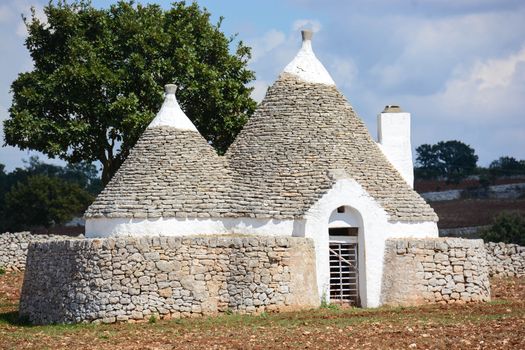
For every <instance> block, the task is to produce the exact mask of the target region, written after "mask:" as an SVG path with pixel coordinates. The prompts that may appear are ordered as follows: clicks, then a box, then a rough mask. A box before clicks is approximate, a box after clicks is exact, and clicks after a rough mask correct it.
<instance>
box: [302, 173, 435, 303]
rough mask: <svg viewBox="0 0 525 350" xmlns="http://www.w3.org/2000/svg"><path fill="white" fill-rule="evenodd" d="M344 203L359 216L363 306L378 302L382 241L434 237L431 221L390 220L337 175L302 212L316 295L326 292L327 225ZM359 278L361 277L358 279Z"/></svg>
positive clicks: (358, 189) (365, 195)
mask: <svg viewBox="0 0 525 350" xmlns="http://www.w3.org/2000/svg"><path fill="white" fill-rule="evenodd" d="M341 206H347V207H350V208H352V209H353V210H355V211H356V212H357V213H359V215H360V219H361V222H362V229H361V227H360V236H359V244H360V249H362V255H361V256H362V259H363V261H360V265H361V266H362V267H363V271H361V270H360V282H361V281H362V283H360V294H361V305H362V306H363V307H377V306H379V305H380V296H381V285H382V275H383V258H384V248H385V241H386V240H387V239H388V238H397V237H419V238H424V237H437V236H438V229H437V225H436V223H435V222H413V223H406V222H390V221H389V216H388V214H387V213H386V211H385V210H384V209H383V208H382V207H381V206H380V205H379V204H378V203H377V202H376V201H375V200H374V198H372V197H371V196H370V195H369V194H368V193H367V192H366V191H365V190H364V189H363V188H362V187H361V185H359V184H358V183H357V182H356V181H355V180H353V179H350V178H348V177H346V178H345V177H343V178H339V179H338V180H337V181H336V183H335V184H334V186H333V187H332V188H331V189H330V190H329V191H328V192H327V193H326V194H325V195H324V196H323V197H321V199H320V200H319V201H318V202H317V203H315V204H314V205H313V206H312V207H311V208H310V209H309V210H308V212H307V214H306V215H305V218H306V225H305V236H306V237H310V238H312V239H313V241H314V244H315V250H316V257H317V266H316V267H317V283H318V289H319V295H320V296H322V295H329V289H328V286H329V283H330V270H329V252H328V240H329V237H328V225H329V222H330V216H331V215H332V213H333V211H334V210H336V209H337V208H338V207H341ZM361 278H362V280H361Z"/></svg>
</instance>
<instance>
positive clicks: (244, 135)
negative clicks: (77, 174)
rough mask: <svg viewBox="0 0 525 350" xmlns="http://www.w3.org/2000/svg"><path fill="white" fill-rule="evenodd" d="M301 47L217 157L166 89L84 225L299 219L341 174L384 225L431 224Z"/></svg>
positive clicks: (426, 209)
mask: <svg viewBox="0 0 525 350" xmlns="http://www.w3.org/2000/svg"><path fill="white" fill-rule="evenodd" d="M303 39H305V40H304V42H303V47H302V49H301V51H300V52H299V54H298V55H297V57H296V58H295V59H294V60H293V61H292V62H291V63H290V64H289V65H288V66H287V67H286V68H285V70H284V71H283V73H282V74H281V75H280V76H279V79H278V80H277V81H276V82H275V83H274V84H273V85H272V86H271V87H270V88H269V89H268V92H267V94H266V96H265V98H264V100H263V101H262V102H261V104H260V105H259V106H258V108H257V110H256V111H255V113H254V115H253V116H252V117H251V118H250V120H249V121H248V123H247V124H246V125H245V127H244V128H243V130H242V131H241V133H240V134H239V135H238V137H237V139H236V140H235V142H234V143H233V144H232V146H231V147H230V149H229V150H228V152H227V154H226V156H225V157H220V156H218V155H217V154H216V153H215V151H214V150H213V149H212V147H211V146H210V145H209V144H208V143H207V142H206V140H205V139H204V138H203V137H202V136H201V135H200V134H199V133H198V132H197V129H195V127H194V126H193V124H192V123H191V121H190V120H189V119H188V118H187V116H186V115H185V114H184V112H182V110H181V109H180V107H179V106H178V104H177V102H176V99H175V95H174V89H173V88H169V87H168V88H167V94H166V101H165V103H164V105H163V107H162V108H161V111H160V112H159V114H158V115H157V117H156V118H155V119H154V120H153V121H152V123H151V124H150V126H148V128H147V129H146V130H145V132H144V134H143V135H142V136H141V137H140V139H139V140H138V142H137V144H136V145H135V147H134V148H133V149H132V150H131V152H130V155H129V157H128V158H127V159H126V161H125V162H124V163H123V165H122V166H121V168H120V169H119V171H118V172H117V174H115V176H114V177H113V179H112V180H111V181H110V183H109V184H108V185H107V186H106V188H105V189H104V190H103V191H102V192H101V193H100V194H99V196H98V197H97V199H96V200H95V202H94V203H93V204H92V205H91V206H90V207H89V208H88V210H87V211H86V214H85V217H86V218H87V219H89V218H101V217H107V218H160V217H163V218H169V217H200V218H208V217H212V218H220V217H251V218H266V219H271V218H273V219H294V218H301V217H303V216H304V214H305V213H306V212H307V211H308V209H309V208H310V207H311V206H312V205H313V204H314V203H316V202H317V201H318V200H319V199H320V198H321V197H322V196H323V195H324V194H325V193H326V192H327V191H328V190H329V189H330V188H332V186H333V185H334V183H335V182H336V180H337V179H336V176H334V174H338V175H337V177H341V174H343V175H344V176H345V177H348V178H351V179H354V180H356V181H357V182H358V183H359V184H360V185H361V186H362V187H363V188H364V189H365V190H366V191H367V192H368V193H369V194H370V195H371V196H372V197H373V198H374V199H375V200H376V201H377V202H378V203H379V204H380V205H381V206H382V207H383V208H384V209H385V211H386V212H387V213H388V215H389V219H390V220H391V221H405V222H406V221H417V222H420V221H437V216H436V214H435V213H434V211H433V210H432V208H431V207H430V206H429V205H428V204H426V202H425V201H424V200H423V199H422V198H421V197H420V196H419V195H418V194H417V193H416V192H414V191H413V190H412V189H411V188H410V187H409V186H408V185H407V184H406V182H405V181H404V180H403V178H402V177H401V175H400V174H399V173H398V172H397V170H395V168H394V167H393V166H392V165H391V164H390V162H389V161H388V160H387V159H386V157H385V156H384V155H383V153H382V152H381V150H380V149H379V147H378V146H377V144H376V143H375V142H374V140H373V139H372V137H371V136H370V134H369V133H368V130H367V129H366V127H365V125H364V124H363V122H362V121H361V119H360V118H359V117H358V116H357V114H356V113H355V111H354V110H353V108H352V107H351V106H350V104H349V103H348V102H347V101H346V99H345V98H344V96H343V95H342V94H341V93H340V92H339V91H338V90H337V88H336V87H335V84H334V83H333V80H332V78H331V77H330V75H329V74H328V72H327V71H326V69H325V68H324V67H323V66H322V64H321V63H320V62H319V61H318V60H317V58H316V57H315V55H313V51H312V50H311V43H309V39H310V36H309V35H306V38H305V36H304V34H303ZM305 42H306V43H305ZM170 89H171V90H170ZM172 90H173V91H172Z"/></svg>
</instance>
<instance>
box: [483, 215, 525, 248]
mask: <svg viewBox="0 0 525 350" xmlns="http://www.w3.org/2000/svg"><path fill="white" fill-rule="evenodd" d="M481 238H483V239H484V240H485V241H486V242H496V243H497V242H504V243H515V244H519V245H525V216H524V215H523V214H520V213H515V212H511V213H505V212H503V213H501V214H499V215H498V216H496V218H495V219H494V223H493V224H492V225H491V226H490V227H489V228H488V229H486V230H485V231H483V232H482V233H481Z"/></svg>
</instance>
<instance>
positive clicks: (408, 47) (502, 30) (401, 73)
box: [0, 0, 525, 170]
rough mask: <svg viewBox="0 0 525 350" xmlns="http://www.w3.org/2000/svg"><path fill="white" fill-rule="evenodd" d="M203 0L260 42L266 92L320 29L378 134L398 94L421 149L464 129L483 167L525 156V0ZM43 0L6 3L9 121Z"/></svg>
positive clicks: (0, 84)
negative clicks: (30, 25)
mask: <svg viewBox="0 0 525 350" xmlns="http://www.w3.org/2000/svg"><path fill="white" fill-rule="evenodd" d="M142 2H146V1H142ZM149 2H155V1H149ZM197 2H198V3H199V4H200V5H202V6H204V7H206V8H207V9H208V10H209V11H210V12H211V13H212V15H213V16H212V20H213V21H216V20H217V19H218V17H219V16H224V17H225V19H224V21H223V26H222V28H223V30H224V32H225V33H226V34H228V35H231V34H235V33H237V34H238V38H239V39H241V40H243V41H244V42H245V43H247V44H248V45H249V46H251V47H252V48H253V58H252V61H251V62H250V67H251V68H252V69H253V70H254V71H255V72H256V77H257V79H256V81H255V82H254V83H253V85H254V87H255V91H254V95H253V96H254V98H256V99H257V100H259V101H260V99H262V97H263V95H264V92H265V91H266V88H267V87H268V85H271V84H272V82H273V81H274V80H275V79H276V78H277V76H278V74H279V72H280V71H281V70H282V69H283V68H284V66H285V65H286V63H288V62H289V61H290V60H291V59H292V58H293V56H294V55H295V53H296V51H297V50H298V48H299V46H300V34H299V31H300V29H302V28H305V27H308V28H311V29H313V30H314V31H315V32H316V34H315V35H314V41H313V46H314V51H315V52H316V55H317V56H318V57H319V59H320V60H321V61H322V62H323V63H324V65H325V66H326V68H327V69H328V71H329V72H330V73H331V75H332V77H333V78H334V80H335V82H336V84H337V86H338V87H339V89H340V90H341V91H342V92H343V94H344V95H345V96H346V98H347V99H348V100H349V101H350V103H351V104H352V105H353V106H354V108H355V109H356V110H357V112H358V114H359V115H360V117H361V118H362V119H363V120H364V121H365V122H366V124H367V126H368V128H369V130H370V132H371V134H372V135H373V136H374V137H375V135H376V115H377V114H378V113H379V112H380V111H381V110H382V109H383V107H384V106H385V105H387V104H400V105H401V106H402V107H403V109H405V110H406V111H409V112H411V113H412V144H413V146H414V147H416V146H418V145H420V144H422V143H435V142H438V141H441V140H454V139H457V140H461V141H463V142H465V143H467V144H470V145H471V146H472V147H473V148H474V149H475V150H476V152H477V154H478V155H479V157H480V162H479V164H480V165H488V164H489V163H490V161H492V160H494V159H496V158H498V157H499V156H502V155H510V156H514V157H516V158H519V159H525V1H522V0H461V1H457V0H347V1H342V0H323V1H314V0H280V1H276V0H266V1H246V0H244V1H241V0H228V1H213V0H207V1H197ZM45 3H47V0H43V1H42V0H2V1H1V2H0V43H2V45H0V57H1V64H0V120H4V119H5V118H7V109H8V108H9V106H10V103H11V96H10V94H9V86H10V84H11V82H12V81H13V80H14V79H15V78H16V76H17V74H18V73H19V72H22V71H27V70H30V69H31V61H30V59H29V55H28V53H27V51H26V49H25V47H24V46H23V41H24V37H25V31H24V27H23V24H22V21H21V19H20V14H21V13H28V10H29V8H30V7H31V6H35V7H36V9H37V13H39V12H41V8H42V6H43V4H45ZM110 3H111V2H109V1H93V4H94V5H95V6H99V7H106V6H108V5H109V4H110ZM156 3H159V4H161V5H162V6H163V7H168V6H169V3H170V2H169V1H156ZM30 154H33V153H29V152H27V151H19V150H17V149H15V148H12V147H4V148H1V149H0V163H4V164H6V167H7V169H9V170H11V169H13V168H14V167H16V166H21V165H23V163H22V159H24V158H25V159H27V158H28V157H29V155H30Z"/></svg>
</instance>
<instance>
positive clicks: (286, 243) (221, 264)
mask: <svg viewBox="0 0 525 350" xmlns="http://www.w3.org/2000/svg"><path fill="white" fill-rule="evenodd" d="M315 276H316V273H315V251H314V247H313V243H312V241H311V240H310V239H307V238H292V237H279V238H276V237H261V236H257V237H243V238H239V237H237V238H235V237H231V236H230V237H228V236H222V237H192V238H189V237H142V238H131V237H128V238H118V239H115V238H106V239H85V240H66V241H49V242H39V243H31V244H30V246H29V252H28V259H27V269H26V274H25V279H24V284H23V288H22V296H21V302H20V315H21V316H22V317H27V318H28V319H29V320H30V321H31V322H33V323H35V324H50V323H75V322H104V323H111V322H116V321H128V320H142V319H148V318H150V317H152V316H154V317H162V318H171V317H188V316H192V315H209V314H216V313H219V312H226V311H228V310H231V311H234V312H241V313H254V312H261V311H264V310H270V311H271V310H281V309H294V308H299V307H301V308H304V307H315V306H318V305H319V296H318V295H317V285H316V280H315Z"/></svg>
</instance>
